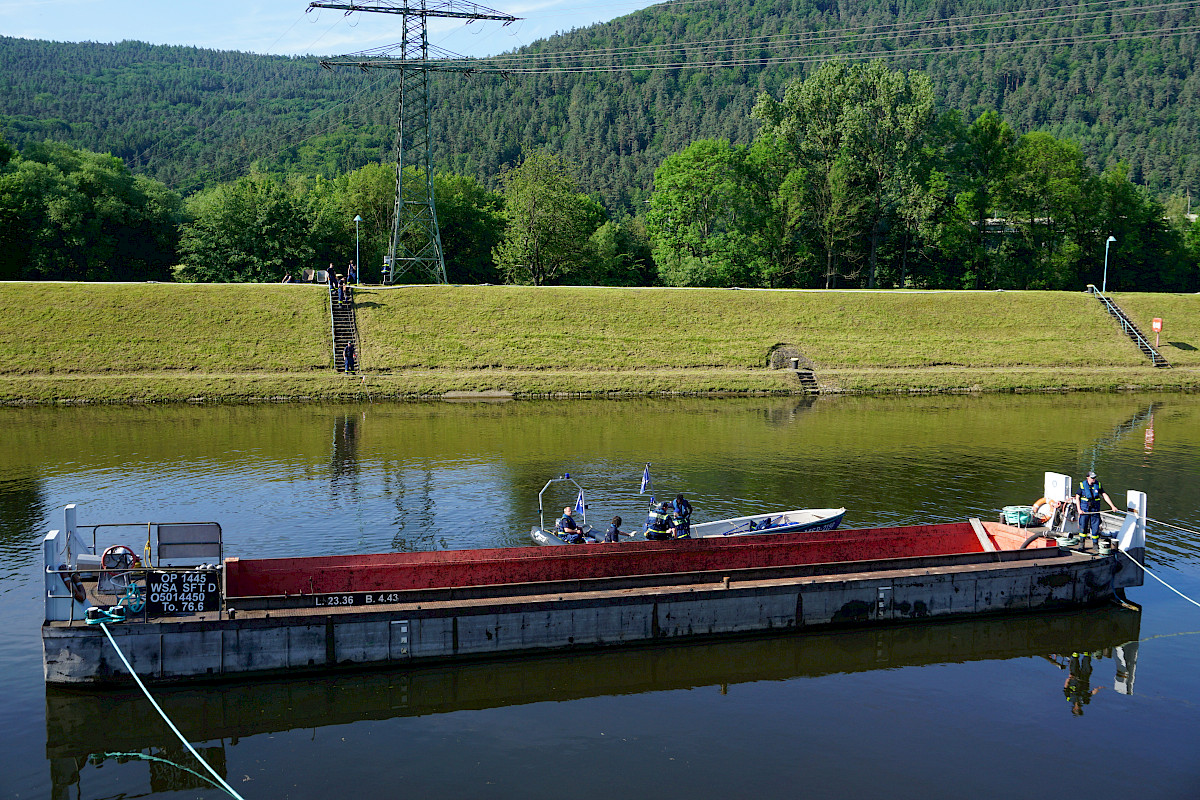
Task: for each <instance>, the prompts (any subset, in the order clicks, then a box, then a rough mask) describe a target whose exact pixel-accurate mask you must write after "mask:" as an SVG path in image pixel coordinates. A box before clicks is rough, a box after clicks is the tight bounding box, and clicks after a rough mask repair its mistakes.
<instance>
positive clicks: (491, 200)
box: [433, 172, 504, 283]
mask: <svg viewBox="0 0 1200 800" xmlns="http://www.w3.org/2000/svg"><path fill="white" fill-rule="evenodd" d="M433 197H434V204H435V206H436V208H437V216H438V228H439V229H440V231H441V237H442V253H443V255H444V257H445V259H446V277H447V279H448V280H449V281H450V282H451V283H501V282H502V281H503V279H504V276H503V275H502V274H501V272H500V270H499V269H497V268H496V262H495V261H494V260H493V258H492V251H493V250H495V248H496V246H497V245H498V244H499V243H500V241H501V239H502V237H503V234H504V216H503V214H502V207H503V205H504V199H503V198H502V197H501V196H500V195H499V194H497V193H495V192H493V191H490V190H489V189H486V188H484V187H483V185H482V184H480V183H479V181H477V180H475V179H474V178H469V177H466V176H465V175H451V174H448V173H441V172H438V173H434V176H433Z"/></svg>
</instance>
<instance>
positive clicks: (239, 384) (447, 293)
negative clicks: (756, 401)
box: [0, 283, 1200, 403]
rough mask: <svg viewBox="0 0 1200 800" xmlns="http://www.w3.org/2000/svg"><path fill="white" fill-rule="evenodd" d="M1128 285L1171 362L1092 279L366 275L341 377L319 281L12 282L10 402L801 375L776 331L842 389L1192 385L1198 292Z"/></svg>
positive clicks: (752, 385)
mask: <svg viewBox="0 0 1200 800" xmlns="http://www.w3.org/2000/svg"><path fill="white" fill-rule="evenodd" d="M1118 301H1119V302H1120V303H1121V304H1122V305H1124V306H1125V307H1126V309H1127V310H1128V311H1129V312H1130V313H1131V314H1132V315H1133V316H1134V317H1135V319H1136V320H1137V321H1138V323H1139V324H1140V325H1142V327H1143V328H1144V329H1145V330H1146V331H1147V332H1148V331H1149V327H1150V319H1151V318H1152V317H1154V316H1160V317H1163V318H1165V319H1166V320H1167V328H1166V331H1165V333H1164V337H1163V338H1164V347H1163V351H1164V353H1165V354H1166V355H1167V357H1168V358H1169V359H1170V360H1171V361H1172V363H1173V364H1174V365H1176V367H1177V369H1173V370H1155V369H1153V368H1151V367H1150V365H1149V362H1148V361H1147V360H1146V359H1145V358H1144V357H1143V356H1142V355H1141V353H1140V352H1138V350H1137V349H1136V348H1135V347H1134V346H1133V344H1132V343H1131V342H1130V341H1129V340H1128V339H1127V338H1126V337H1125V336H1124V335H1123V334H1122V333H1121V331H1120V329H1119V327H1118V326H1117V325H1116V324H1115V323H1114V322H1113V321H1112V320H1111V319H1110V318H1109V317H1108V315H1107V314H1106V313H1105V312H1104V310H1103V308H1102V307H1101V305H1100V303H1098V302H1097V301H1096V300H1095V298H1093V297H1091V296H1089V295H1087V294H1084V293H1082V292H1077V293H1076V292H1072V293H1065V292H944V293H919V292H864V291H849V292H799V291H772V292H767V291H751V290H720V289H694V290H689V289H616V288H587V287H541V288H539V287H520V286H452V287H449V286H409V287H393V288H387V289H365V288H364V289H359V290H358V291H357V294H356V302H357V310H358V322H359V328H360V348H359V356H360V361H361V364H362V367H363V369H362V373H361V374H362V376H365V377H358V378H354V379H347V376H344V375H340V374H338V373H335V372H334V371H333V370H332V342H331V339H330V336H331V334H330V323H329V312H328V304H327V296H326V293H325V290H324V287H321V286H298V285H293V286H279V285H263V284H234V285H207V284H206V285H188V284H182V285H181V284H82V283H36V284H35V283H2V284H0V402H3V403H21V402H64V401H89V402H131V401H132V402H148V401H170V400H185V399H192V398H203V399H207V400H243V399H263V398H271V399H289V398H293V399H294V398H301V399H318V398H328V399H353V398H364V397H366V396H368V395H369V396H371V397H376V398H377V397H416V396H439V395H442V394H444V393H448V392H467V393H474V392H502V393H511V394H514V395H517V396H533V395H548V394H561V393H593V394H594V393H613V392H616V393H642V392H684V393H706V392H707V393H711V392H740V393H745V392H797V391H800V390H801V386H800V384H799V380H798V379H797V377H796V376H795V375H794V374H793V373H792V372H791V371H790V370H772V369H767V368H766V362H767V357H768V353H769V352H770V351H771V349H772V348H773V347H775V346H776V345H779V344H789V345H793V346H795V347H796V348H798V349H799V350H800V352H802V353H803V354H804V355H805V356H806V357H807V358H809V359H811V360H812V361H813V362H815V364H816V365H817V370H816V377H817V381H818V382H819V384H820V386H821V389H822V390H823V391H832V392H836V391H843V392H895V391H901V392H904V391H918V392H921V391H962V390H975V391H988V390H994V391H1026V390H1029V391H1037V390H1046V389H1052V390H1059V389H1072V388H1074V389H1100V390H1110V389H1119V388H1134V387H1137V388H1146V389H1196V388H1200V351H1198V350H1194V349H1191V348H1193V347H1197V348H1200V313H1197V312H1200V297H1198V296H1195V295H1187V296H1182V295H1132V294H1131V295H1121V296H1119V297H1118ZM1168 342H1170V344H1168Z"/></svg>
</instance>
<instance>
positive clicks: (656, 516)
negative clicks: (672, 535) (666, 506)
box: [650, 508, 671, 531]
mask: <svg viewBox="0 0 1200 800" xmlns="http://www.w3.org/2000/svg"><path fill="white" fill-rule="evenodd" d="M670 527H671V525H670V517H669V515H668V514H667V512H665V511H663V510H662V509H661V508H657V509H655V510H654V513H653V514H651V516H650V530H652V531H665V530H667V529H668V528H670Z"/></svg>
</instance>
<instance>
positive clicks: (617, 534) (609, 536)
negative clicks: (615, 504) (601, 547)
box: [604, 517, 621, 542]
mask: <svg viewBox="0 0 1200 800" xmlns="http://www.w3.org/2000/svg"><path fill="white" fill-rule="evenodd" d="M604 541H606V542H619V541H621V518H620V517H613V518H612V524H611V525H609V526H608V530H607V531H606V532H605V534H604Z"/></svg>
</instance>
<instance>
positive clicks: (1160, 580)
mask: <svg viewBox="0 0 1200 800" xmlns="http://www.w3.org/2000/svg"><path fill="white" fill-rule="evenodd" d="M1117 552H1118V553H1120V554H1121V555H1123V556H1125V557H1126V558H1128V559H1129V560H1130V561H1132V562H1133V563H1134V564H1137V565H1138V566H1139V567H1141V568H1142V569H1143V570H1145V571H1146V574H1147V575H1149V576H1150V577H1151V578H1154V580H1156V581H1158V582H1159V583H1161V584H1162V585H1163V586H1165V587H1167V588H1168V589H1170V590H1171V591H1172V592H1174V593H1175V594H1177V595H1179V596H1180V597H1182V598H1183V599H1184V600H1187V601H1188V602H1189V603H1191V604H1192V605H1194V606H1198V607H1200V603H1197V602H1196V601H1195V600H1193V599H1192V598H1190V597H1188V596H1187V595H1186V594H1184V593H1183V592H1181V591H1179V590H1178V589H1176V588H1175V587H1174V586H1172V585H1171V584H1169V583H1167V582H1166V581H1164V580H1163V579H1162V578H1160V577H1158V576H1157V575H1155V574H1154V573H1153V572H1151V571H1150V568H1149V567H1147V566H1146V565H1145V564H1139V563H1138V560H1137V559H1136V558H1134V557H1133V556H1131V555H1129V553H1126V552H1125V551H1124V550H1118V551H1117Z"/></svg>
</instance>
